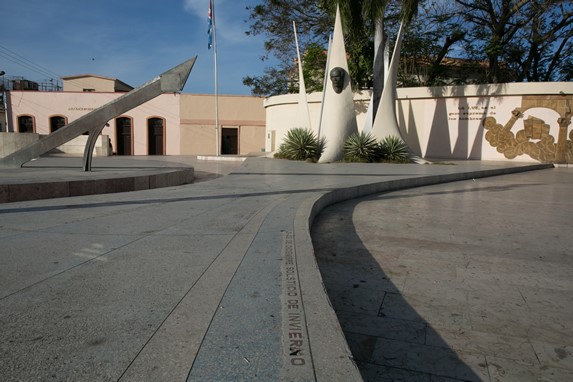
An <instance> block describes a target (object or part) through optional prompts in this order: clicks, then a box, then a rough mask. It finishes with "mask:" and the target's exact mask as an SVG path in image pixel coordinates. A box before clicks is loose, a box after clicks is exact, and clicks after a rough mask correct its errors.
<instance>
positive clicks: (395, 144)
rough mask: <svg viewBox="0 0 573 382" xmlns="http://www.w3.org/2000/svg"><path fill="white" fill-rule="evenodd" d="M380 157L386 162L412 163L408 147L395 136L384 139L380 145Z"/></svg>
mask: <svg viewBox="0 0 573 382" xmlns="http://www.w3.org/2000/svg"><path fill="white" fill-rule="evenodd" d="M379 150H380V157H381V160H382V161H384V162H396V163H410V162H411V161H412V160H411V159H410V153H409V152H408V146H407V145H406V144H405V143H404V141H402V139H400V138H399V137H397V136H395V135H391V136H388V137H386V138H384V139H383V140H382V141H381V142H380V144H379Z"/></svg>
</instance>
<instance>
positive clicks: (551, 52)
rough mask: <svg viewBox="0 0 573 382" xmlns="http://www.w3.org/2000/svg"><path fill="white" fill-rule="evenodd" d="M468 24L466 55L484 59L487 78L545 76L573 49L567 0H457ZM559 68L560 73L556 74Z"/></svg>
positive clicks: (553, 75)
mask: <svg viewBox="0 0 573 382" xmlns="http://www.w3.org/2000/svg"><path fill="white" fill-rule="evenodd" d="M455 1H456V2H457V3H458V4H460V5H462V6H463V8H462V9H461V11H463V12H464V19H465V20H464V21H465V22H466V25H468V29H467V39H466V51H467V52H469V57H471V58H474V59H477V60H479V59H480V58H481V57H483V58H485V59H486V61H487V71H486V73H485V76H484V78H483V80H482V81H483V82H485V83H499V82H511V81H524V80H528V81H549V80H551V79H553V78H560V76H561V77H562V74H565V72H566V71H565V72H563V73H561V72H562V71H564V70H565V66H566V62H565V60H563V58H566V57H570V54H571V53H572V46H571V37H572V33H573V24H572V21H573V5H572V4H571V1H570V0H472V1H469V0H455ZM560 73H561V74H560Z"/></svg>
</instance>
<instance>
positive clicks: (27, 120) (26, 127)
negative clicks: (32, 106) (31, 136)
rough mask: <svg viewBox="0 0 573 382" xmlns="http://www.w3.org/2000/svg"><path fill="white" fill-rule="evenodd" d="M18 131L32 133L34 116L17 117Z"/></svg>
mask: <svg viewBox="0 0 573 382" xmlns="http://www.w3.org/2000/svg"><path fill="white" fill-rule="evenodd" d="M18 132H19V133H33V132H34V118H33V117H31V116H29V115H21V116H19V117H18Z"/></svg>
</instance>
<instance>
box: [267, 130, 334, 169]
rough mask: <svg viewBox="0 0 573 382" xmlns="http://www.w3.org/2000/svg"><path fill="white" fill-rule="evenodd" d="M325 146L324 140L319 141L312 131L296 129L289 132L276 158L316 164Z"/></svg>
mask: <svg viewBox="0 0 573 382" xmlns="http://www.w3.org/2000/svg"><path fill="white" fill-rule="evenodd" d="M325 145H326V141H325V140H324V138H322V139H320V140H319V139H318V138H317V136H316V135H315V134H314V133H313V132H312V130H309V129H304V128H301V127H296V128H294V129H291V130H289V131H287V133H286V137H285V140H284V142H283V144H281V145H280V147H279V149H278V151H277V153H276V154H275V158H280V159H290V160H310V161H313V162H316V161H318V158H320V156H321V155H322V152H323V151H324V147H325Z"/></svg>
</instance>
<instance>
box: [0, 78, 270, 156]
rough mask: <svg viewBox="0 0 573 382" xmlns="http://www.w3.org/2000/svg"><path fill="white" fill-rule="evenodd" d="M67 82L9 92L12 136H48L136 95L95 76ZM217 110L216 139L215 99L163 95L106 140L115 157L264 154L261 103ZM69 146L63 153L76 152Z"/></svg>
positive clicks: (231, 99)
mask: <svg viewBox="0 0 573 382" xmlns="http://www.w3.org/2000/svg"><path fill="white" fill-rule="evenodd" d="M63 83H64V91H63V92H43V91H16V90H12V91H9V92H7V109H8V110H7V111H8V115H7V120H8V126H7V131H8V133H29V134H37V135H39V136H41V135H45V134H49V133H51V132H53V131H55V130H57V129H59V128H61V127H63V126H65V125H66V124H68V123H70V122H72V121H74V120H76V119H78V118H80V117H81V116H83V115H86V114H87V113H89V112H90V111H92V110H95V109H97V108H99V107H101V106H103V105H105V104H106V103H108V102H110V101H113V100H114V99H116V98H118V97H120V96H121V95H122V94H123V93H124V92H127V91H130V90H132V87H130V86H129V85H127V84H125V83H123V82H121V81H119V80H117V79H113V78H107V77H100V76H93V75H81V76H71V77H64V78H63ZM218 110H219V118H218V120H219V134H218V136H217V134H216V129H215V126H216V122H215V121H216V118H215V97H214V96H212V95H196V94H173V93H171V94H162V95H160V96H159V97H156V98H154V99H152V100H151V101H148V102H146V103H145V104H143V105H140V106H139V107H137V108H134V109H132V110H130V111H129V112H127V113H125V114H123V115H120V116H118V117H116V118H115V119H113V120H111V121H109V122H108V123H107V124H106V126H105V128H104V129H103V132H102V136H103V137H104V138H105V139H109V141H108V142H109V143H108V144H109V145H110V146H111V151H112V153H113V154H115V155H215V154H216V153H217V147H216V142H217V140H218V142H219V153H220V154H222V155H246V154H249V153H252V152H261V151H264V147H265V109H264V107H263V99H262V98H258V97H250V96H229V95H220V96H219V107H218ZM4 134H6V133H4ZM80 138H81V137H80ZM105 139H104V140H105ZM103 145H105V142H104V143H103ZM78 146H80V149H81V144H80V145H78ZM69 147H71V146H68V148H62V150H61V151H64V152H69V153H77V152H76V151H75V150H71V149H70V148H69ZM70 150H71V151H70ZM80 151H81V150H80Z"/></svg>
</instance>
